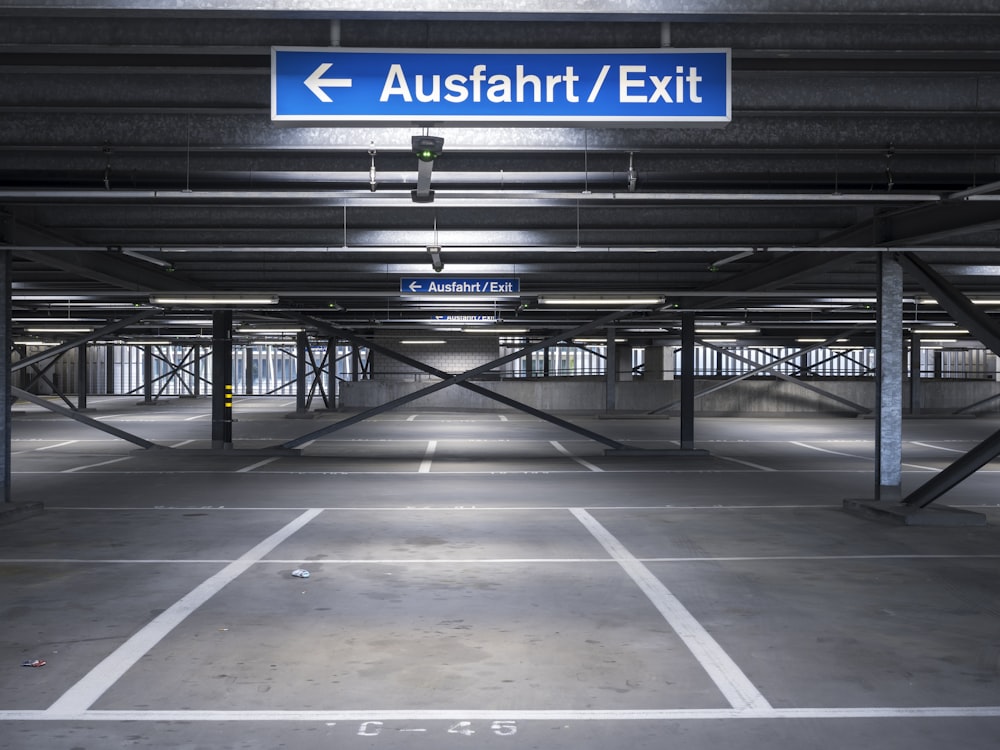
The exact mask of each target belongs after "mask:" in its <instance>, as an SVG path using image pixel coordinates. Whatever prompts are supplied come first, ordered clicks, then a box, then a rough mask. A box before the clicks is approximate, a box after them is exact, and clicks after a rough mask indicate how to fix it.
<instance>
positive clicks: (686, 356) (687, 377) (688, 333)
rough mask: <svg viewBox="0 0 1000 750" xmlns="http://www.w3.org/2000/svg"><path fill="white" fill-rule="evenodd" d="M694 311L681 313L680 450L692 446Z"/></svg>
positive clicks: (690, 448)
mask: <svg viewBox="0 0 1000 750" xmlns="http://www.w3.org/2000/svg"><path fill="white" fill-rule="evenodd" d="M694 338H695V337H694V313H693V312H682V313H681V450H692V449H693V448H694Z"/></svg>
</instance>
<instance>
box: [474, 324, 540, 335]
mask: <svg viewBox="0 0 1000 750" xmlns="http://www.w3.org/2000/svg"><path fill="white" fill-rule="evenodd" d="M527 332H528V329H527V328H500V327H497V326H492V327H491V326H483V327H481V328H463V329H462V333H492V334H494V335H496V334H501V335H507V334H517V333H527Z"/></svg>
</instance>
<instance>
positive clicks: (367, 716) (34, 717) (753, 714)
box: [0, 706, 1000, 723]
mask: <svg viewBox="0 0 1000 750" xmlns="http://www.w3.org/2000/svg"><path fill="white" fill-rule="evenodd" d="M997 717H1000V706H913V707H909V706H903V707H894V706H889V707H881V706H876V707H871V708H867V707H856V708H855V707H847V708H837V707H833V708H827V707H817V708H770V707H768V708H756V709H754V708H750V709H746V708H743V709H741V708H649V709H642V708H637V709H608V710H601V709H536V710H533V709H523V710H510V709H489V708H480V709H462V710H457V709H401V710H400V709H396V710H377V709H374V710H373V709H369V710H346V711H345V710H342V711H337V710H331V711H322V710H321V711H316V710H301V711H297V710H263V711H254V710H234V711H199V710H185V709H179V710H166V711H156V710H151V711H143V710H138V711H134V710H124V711H116V710H111V711H104V710H101V711H86V710H78V711H74V710H71V709H63V710H59V711H53V710H52V709H51V708H49V709H47V710H32V709H22V710H17V709H14V710H8V711H0V721H161V722H163V721H172V722H185V721H212V722H218V721H226V722H239V721H244V722H245V721H302V722H320V721H322V722H327V723H335V722H402V721H413V722H417V721H454V720H455V719H457V718H461V719H463V720H465V721H485V722H491V721H508V722H515V721H546V722H553V721H556V722H572V721H705V720H711V719H917V718H924V719H946V718H997Z"/></svg>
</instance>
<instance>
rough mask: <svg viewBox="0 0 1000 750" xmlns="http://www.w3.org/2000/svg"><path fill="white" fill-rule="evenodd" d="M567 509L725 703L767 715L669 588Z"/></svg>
mask: <svg viewBox="0 0 1000 750" xmlns="http://www.w3.org/2000/svg"><path fill="white" fill-rule="evenodd" d="M569 511H570V513H572V514H573V515H574V516H575V517H576V519H577V520H578V521H579V522H580V523H582V524H583V526H584V527H585V528H586V529H587V531H589V532H590V533H591V534H592V535H593V536H594V538H595V539H596V540H597V541H598V542H599V543H600V545H601V546H602V547H604V549H605V551H606V552H607V553H608V554H609V555H611V557H612V558H614V559H615V560H617V561H618V564H619V565H621V567H622V569H623V570H624V571H625V572H626V573H627V574H628V576H629V577H630V578H631V579H632V580H633V581H634V582H635V584H636V585H637V586H638V587H639V588H640V589H641V590H642V592H643V593H644V594H645V595H646V596H647V597H648V598H649V600H650V602H652V604H653V606H654V607H656V609H657V610H659V612H660V614H662V615H663V617H664V618H665V619H666V621H667V623H668V624H669V625H670V627H672V628H673V629H674V632H676V633H677V635H678V637H679V638H680V639H681V640H682V641H683V642H684V645H685V646H687V647H688V649H689V650H690V651H691V654H692V655H693V656H694V658H695V659H697V660H698V663H699V664H701V666H702V667H703V668H704V669H705V671H706V672H707V673H708V676H709V677H710V678H711V679H712V681H713V682H714V683H715V684H716V686H717V687H718V688H719V690H720V691H721V692H722V694H723V695H724V696H725V697H726V700H728V701H729V705H731V706H732V707H733V708H734V709H736V710H739V711H747V710H754V711H759V712H762V713H763V714H764V715H770V711H771V704H770V703H768V702H767V699H766V698H765V697H764V696H763V695H762V694H761V693H760V691H759V690H757V688H756V686H755V685H754V684H753V683H752V682H750V679H749V678H748V677H747V676H746V675H745V674H743V671H742V670H741V669H740V668H739V666H738V665H737V664H736V662H734V661H733V660H732V659H731V658H730V657H729V654H727V653H726V652H725V651H723V649H722V647H721V646H720V645H719V644H718V642H716V640H715V639H714V638H713V637H712V636H711V635H710V634H709V633H708V631H707V630H705V628H704V627H702V625H701V623H700V622H698V620H697V619H695V617H694V615H692V614H691V613H690V612H689V611H688V609H687V608H686V607H685V606H684V605H683V604H681V602H680V600H679V599H678V598H677V597H676V596H674V595H673V593H671V591H670V589H668V588H667V587H666V586H664V585H663V583H662V582H661V581H660V579H658V578H657V577H656V576H654V575H653V574H652V573H651V572H650V570H649V568H647V567H646V566H645V565H643V564H642V563H641V562H639V560H638V559H637V558H636V557H635V556H633V555H632V553H631V552H629V551H628V549H627V548H626V547H625V545H623V544H622V543H621V542H620V541H618V539H617V538H615V536H614V535H612V534H611V532H610V531H608V530H607V529H606V528H604V527H603V526H602V525H601V524H600V523H599V522H598V521H597V519H595V518H594V517H593V516H592V515H590V514H589V513H588V512H587V511H585V510H584V509H583V508H570V509H569Z"/></svg>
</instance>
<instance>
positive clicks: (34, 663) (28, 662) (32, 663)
mask: <svg viewBox="0 0 1000 750" xmlns="http://www.w3.org/2000/svg"><path fill="white" fill-rule="evenodd" d="M21 666H22V667H44V666H45V660H44V659H25V660H24V661H23V662H22V663H21Z"/></svg>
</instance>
